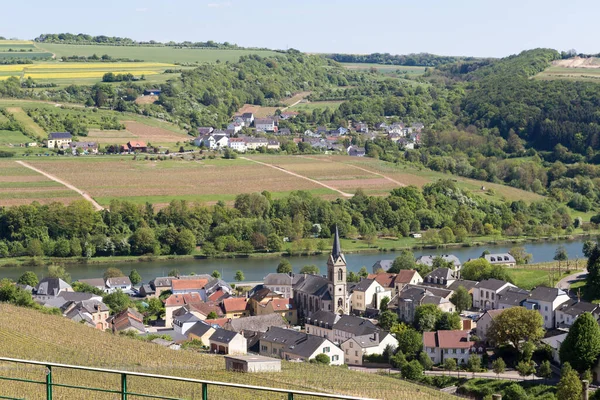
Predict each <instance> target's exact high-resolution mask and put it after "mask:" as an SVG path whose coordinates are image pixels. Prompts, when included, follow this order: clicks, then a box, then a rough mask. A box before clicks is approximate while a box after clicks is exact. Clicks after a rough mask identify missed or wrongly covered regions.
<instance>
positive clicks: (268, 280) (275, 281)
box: [263, 273, 294, 299]
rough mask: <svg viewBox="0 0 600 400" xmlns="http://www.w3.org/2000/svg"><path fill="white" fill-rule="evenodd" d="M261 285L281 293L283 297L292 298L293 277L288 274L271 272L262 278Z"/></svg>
mask: <svg viewBox="0 0 600 400" xmlns="http://www.w3.org/2000/svg"><path fill="white" fill-rule="evenodd" d="M263 282H264V283H263V286H264V287H265V288H267V289H269V290H270V291H272V292H276V293H281V294H282V295H283V297H286V298H290V299H291V298H292V297H293V296H294V295H293V293H292V287H293V285H292V282H293V278H292V275H290V274H279V273H271V274H268V275H267V276H265V278H264V279H263Z"/></svg>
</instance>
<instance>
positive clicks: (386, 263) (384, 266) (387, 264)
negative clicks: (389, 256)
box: [373, 260, 394, 274]
mask: <svg viewBox="0 0 600 400" xmlns="http://www.w3.org/2000/svg"><path fill="white" fill-rule="evenodd" d="M393 263H394V260H379V261H377V262H376V263H375V264H373V273H374V274H378V273H380V272H387V270H388V269H390V268H392V264H393Z"/></svg>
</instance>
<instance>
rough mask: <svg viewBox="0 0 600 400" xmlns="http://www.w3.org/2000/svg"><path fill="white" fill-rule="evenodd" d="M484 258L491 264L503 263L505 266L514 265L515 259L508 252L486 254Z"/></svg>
mask: <svg viewBox="0 0 600 400" xmlns="http://www.w3.org/2000/svg"><path fill="white" fill-rule="evenodd" d="M484 258H485V259H486V260H487V261H488V262H489V263H490V264H492V265H505V266H507V267H515V266H516V265H517V261H516V260H515V258H514V257H513V256H512V255H511V254H509V253H498V254H486V255H484Z"/></svg>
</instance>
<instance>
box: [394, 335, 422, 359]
mask: <svg viewBox="0 0 600 400" xmlns="http://www.w3.org/2000/svg"><path fill="white" fill-rule="evenodd" d="M396 339H397V340H398V350H400V351H402V353H403V354H404V355H405V356H406V358H407V359H409V360H412V359H413V358H415V357H416V356H417V354H419V352H420V351H421V349H422V348H423V336H422V335H421V334H420V333H419V332H417V331H416V330H414V329H411V328H408V329H405V330H403V331H402V332H400V333H397V334H396Z"/></svg>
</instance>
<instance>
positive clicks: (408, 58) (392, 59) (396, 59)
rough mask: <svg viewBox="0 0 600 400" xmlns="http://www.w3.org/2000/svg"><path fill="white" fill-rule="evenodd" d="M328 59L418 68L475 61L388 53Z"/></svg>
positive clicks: (334, 56)
mask: <svg viewBox="0 0 600 400" xmlns="http://www.w3.org/2000/svg"><path fill="white" fill-rule="evenodd" d="M327 57H328V58H331V59H332V60H335V61H337V62H341V63H369V64H386V65H406V66H420V67H437V66H439V65H443V64H449V63H455V62H458V61H472V60H477V58H474V57H454V56H439V55H436V54H429V53H418V54H405V55H392V54H389V53H372V54H328V55H327Z"/></svg>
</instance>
